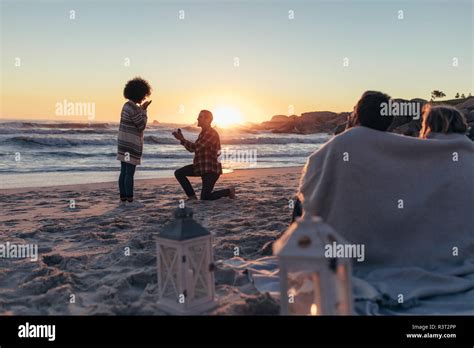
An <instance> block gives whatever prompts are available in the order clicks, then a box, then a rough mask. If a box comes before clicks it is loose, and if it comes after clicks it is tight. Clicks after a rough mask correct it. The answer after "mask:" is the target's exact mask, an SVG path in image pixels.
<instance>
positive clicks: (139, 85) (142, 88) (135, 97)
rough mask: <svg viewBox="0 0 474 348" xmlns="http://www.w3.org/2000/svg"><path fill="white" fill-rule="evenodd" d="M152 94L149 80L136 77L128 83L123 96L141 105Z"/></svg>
mask: <svg viewBox="0 0 474 348" xmlns="http://www.w3.org/2000/svg"><path fill="white" fill-rule="evenodd" d="M150 94H151V86H150V84H149V83H148V81H147V80H144V79H142V78H141V77H135V78H134V79H131V80H130V81H128V82H127V84H126V85H125V88H124V89H123V96H124V97H125V98H126V99H130V100H131V101H133V102H135V103H141V102H142V101H143V99H145V98H146V97H148V96H149V95H150Z"/></svg>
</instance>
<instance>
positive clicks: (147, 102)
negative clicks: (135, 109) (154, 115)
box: [140, 100, 153, 110]
mask: <svg viewBox="0 0 474 348" xmlns="http://www.w3.org/2000/svg"><path fill="white" fill-rule="evenodd" d="M152 101H153V100H148V101H146V102H144V103H143V104H142V105H140V107H141V108H142V109H143V110H146V109H147V108H148V105H150V104H151V102H152Z"/></svg>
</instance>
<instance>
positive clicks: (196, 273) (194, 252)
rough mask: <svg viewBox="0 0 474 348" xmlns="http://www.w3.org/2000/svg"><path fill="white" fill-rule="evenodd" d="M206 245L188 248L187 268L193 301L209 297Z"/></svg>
mask: <svg viewBox="0 0 474 348" xmlns="http://www.w3.org/2000/svg"><path fill="white" fill-rule="evenodd" d="M206 246H207V243H200V244H195V245H192V246H190V247H189V249H188V250H189V256H190V262H189V268H190V270H191V274H192V281H193V284H194V299H195V300H199V299H201V298H206V297H208V296H209V284H208V275H209V274H208V273H209V261H208V257H207V256H208V255H207V253H208V252H209V251H208V250H207V248H206Z"/></svg>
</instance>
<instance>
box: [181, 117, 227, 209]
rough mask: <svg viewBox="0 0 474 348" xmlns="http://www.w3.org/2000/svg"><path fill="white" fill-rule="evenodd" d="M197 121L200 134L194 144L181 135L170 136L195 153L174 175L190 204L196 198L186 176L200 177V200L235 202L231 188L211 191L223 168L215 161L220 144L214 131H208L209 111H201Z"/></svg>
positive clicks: (209, 126) (209, 125)
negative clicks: (231, 200) (224, 199)
mask: <svg viewBox="0 0 474 348" xmlns="http://www.w3.org/2000/svg"><path fill="white" fill-rule="evenodd" d="M197 120H198V127H201V128H202V130H201V133H199V136H198V138H197V140H196V141H195V142H192V141H189V140H186V139H185V138H184V136H183V134H182V133H181V131H178V132H173V135H174V137H175V138H176V139H178V140H179V141H180V142H181V145H183V146H184V147H185V148H186V150H188V151H189V152H194V161H193V164H190V165H187V166H184V167H183V168H180V169H178V170H176V171H175V172H174V175H175V177H176V179H177V180H178V181H179V183H180V184H181V186H182V187H183V190H184V192H185V193H186V195H187V196H188V199H189V200H193V199H197V197H196V194H195V193H194V189H193V187H192V186H191V183H190V182H189V180H188V178H187V177H188V176H200V177H201V179H202V191H201V200H215V199H219V198H221V197H229V198H235V189H234V188H233V187H231V188H228V189H225V190H218V191H212V190H213V189H214V185H215V184H216V182H217V180H218V179H219V176H220V175H221V174H222V166H221V163H220V162H219V161H218V156H219V154H220V150H221V141H220V139H219V134H218V133H217V131H216V130H215V129H214V128H212V127H211V123H212V120H213V116H212V113H211V112H210V111H208V110H201V112H200V113H199V116H198V119H197Z"/></svg>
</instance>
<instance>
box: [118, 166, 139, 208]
mask: <svg viewBox="0 0 474 348" xmlns="http://www.w3.org/2000/svg"><path fill="white" fill-rule="evenodd" d="M121 163H122V165H121V167H120V176H119V190H120V199H121V200H123V201H124V200H128V201H133V176H134V175H135V168H136V167H137V166H136V165H134V164H130V163H127V162H121Z"/></svg>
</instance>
